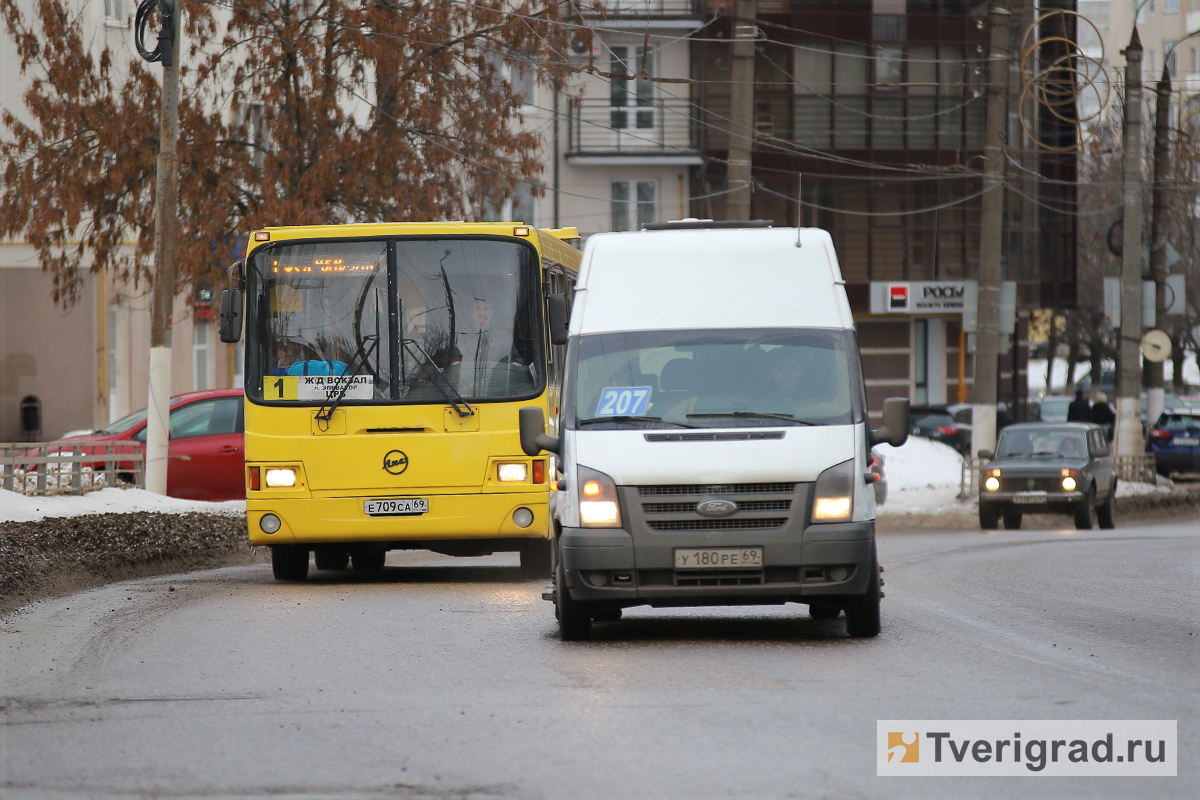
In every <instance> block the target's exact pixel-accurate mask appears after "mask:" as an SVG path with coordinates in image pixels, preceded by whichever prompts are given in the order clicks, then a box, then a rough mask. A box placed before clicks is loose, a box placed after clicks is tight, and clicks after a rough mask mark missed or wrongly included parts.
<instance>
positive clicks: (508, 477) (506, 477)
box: [496, 461, 529, 483]
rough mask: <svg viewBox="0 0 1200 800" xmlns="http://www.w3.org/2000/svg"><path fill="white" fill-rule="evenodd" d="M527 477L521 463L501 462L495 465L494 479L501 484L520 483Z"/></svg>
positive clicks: (526, 470) (526, 469)
mask: <svg viewBox="0 0 1200 800" xmlns="http://www.w3.org/2000/svg"><path fill="white" fill-rule="evenodd" d="M528 475H529V468H528V467H526V466H525V464H524V463H523V462H520V461H515V462H509V461H502V462H500V463H499V464H497V465H496V479H497V480H499V481H500V482H501V483H521V482H522V481H524V480H525V478H526V477H527V476H528Z"/></svg>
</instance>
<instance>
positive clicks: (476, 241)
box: [221, 222, 579, 581]
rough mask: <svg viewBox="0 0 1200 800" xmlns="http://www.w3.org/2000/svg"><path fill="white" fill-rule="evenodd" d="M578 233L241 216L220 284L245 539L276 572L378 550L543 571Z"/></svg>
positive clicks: (363, 561)
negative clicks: (535, 453)
mask: <svg viewBox="0 0 1200 800" xmlns="http://www.w3.org/2000/svg"><path fill="white" fill-rule="evenodd" d="M578 238H579V234H578V232H577V231H576V230H575V229H574V228H566V229H561V230H539V229H537V228H534V227H532V226H528V225H519V224H514V223H460V222H453V223H451V222H442V223H385V224H363V225H320V226H308V227H300V226H297V227H279V228H266V229H263V230H258V231H253V232H251V234H250V237H249V243H248V245H247V248H246V257H245V259H244V260H243V261H239V262H238V263H237V264H234V265H233V267H231V268H230V274H231V286H230V288H228V289H226V290H225V291H224V292H223V293H222V297H221V338H222V341H226V342H230V341H234V342H236V341H238V340H239V339H240V335H241V331H242V327H243V318H244V323H245V334H246V339H245V358H246V361H245V372H244V375H245V390H246V401H245V402H246V447H245V453H246V505H247V520H248V525H249V532H250V542H251V543H252V544H255V545H260V546H261V545H266V546H269V547H270V548H271V562H272V567H273V571H274V575H275V577H276V578H277V579H279V580H289V581H297V580H304V579H305V578H306V577H307V576H308V571H309V560H310V558H309V556H310V554H312V555H313V556H314V558H313V561H314V562H315V565H316V568H317V569H319V570H344V569H348V568H353V569H354V570H356V571H357V570H365V571H372V570H379V569H382V568H383V565H384V560H385V558H386V555H387V551H389V550H394V549H425V550H433V551H436V552H439V553H445V554H449V555H457V556H478V555H487V554H489V553H493V552H504V551H518V552H520V554H521V568H522V572H524V573H525V574H526V575H527V576H529V577H541V576H549V574H550V549H549V542H548V533H549V530H550V526H551V520H550V513H549V499H550V491H551V488H550V487H551V485H552V476H553V475H554V467H555V465H554V464H553V462H552V460H551V458H550V457H537V458H532V457H529V456H526V455H525V454H524V453H523V452H522V450H521V443H520V438H519V434H518V427H519V426H518V421H517V420H518V414H517V411H518V409H519V408H521V407H525V406H531V405H532V406H538V407H540V408H542V409H543V411H544V413H545V414H546V416H547V417H548V418H550V419H554V418H556V417H557V412H558V402H559V386H560V383H561V376H562V370H563V362H564V360H565V357H566V349H565V343H566V315H567V309H568V308H569V307H570V299H571V294H572V292H573V287H574V284H575V275H576V271H577V269H578V266H579V251H578V250H577V249H576V248H574V247H572V246H570V245H569V244H568V242H569V241H571V240H573V239H578Z"/></svg>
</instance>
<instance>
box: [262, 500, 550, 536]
mask: <svg viewBox="0 0 1200 800" xmlns="http://www.w3.org/2000/svg"><path fill="white" fill-rule="evenodd" d="M370 499H373V498H371V497H314V498H290V499H277V498H273V499H264V500H248V501H247V502H246V512H247V514H246V516H247V523H248V526H249V530H250V543H251V544H254V545H274V544H331V543H348V544H349V543H355V542H404V541H419V540H448V539H496V538H504V539H510V538H513V539H545V538H547V533H548V522H549V518H550V516H549V510H548V506H549V501H548V496H547V495H546V494H540V493H539V494H534V493H530V492H525V493H520V494H517V493H513V494H499V493H488V494H460V495H428V500H429V511H428V512H426V513H424V514H421V515H419V516H397V517H386V516H385V517H371V516H367V514H366V513H365V511H364V509H363V506H364V503H365V501H367V500H370ZM523 508H524V509H528V510H529V511H531V512H532V513H533V521H532V522H531V523H530V524H529V525H527V526H525V527H522V526H520V525H518V524H517V522H516V521H515V520H514V518H513V517H514V515H515V514H516V513H517V511H518V510H519V509H523ZM267 514H274V515H275V516H277V517H279V520H280V526H279V530H278V531H276V532H275V533H266V532H265V531H264V530H263V527H262V519H263V517H264V516H265V515H267ZM519 516H524V515H519Z"/></svg>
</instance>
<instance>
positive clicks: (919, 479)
mask: <svg viewBox="0 0 1200 800" xmlns="http://www.w3.org/2000/svg"><path fill="white" fill-rule="evenodd" d="M875 449H876V450H877V451H879V452H880V453H881V454H882V455H883V458H884V467H883V468H884V472H885V473H886V475H887V481H888V499H887V503H886V504H885V505H884V506H883V507H882V508H881V509H879V515H880V516H892V515H896V514H930V513H936V512H938V511H942V510H948V509H962V508H970V505H971V504H970V501H966V502H960V501H959V500H958V499H957V497H958V490H959V486H960V485H961V482H962V456H960V455H959V454H958V452H957V451H956V450H954V448H952V447H950V446H949V445H945V444H942V443H941V442H932V441H930V440H929V439H923V438H921V437H919V436H910V437H908V441H907V442H906V443H904V444H903V445H902V446H900V447H892V446H891V445H887V444H881V445H877V446H876V447H875Z"/></svg>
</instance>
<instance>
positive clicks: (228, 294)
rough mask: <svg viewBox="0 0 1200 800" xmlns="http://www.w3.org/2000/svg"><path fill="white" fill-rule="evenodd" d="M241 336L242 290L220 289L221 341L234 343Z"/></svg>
mask: <svg viewBox="0 0 1200 800" xmlns="http://www.w3.org/2000/svg"><path fill="white" fill-rule="evenodd" d="M241 338H242V290H241V289H222V290H221V341H222V342H225V344H236V343H237V341H238V340H239V339H241Z"/></svg>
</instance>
